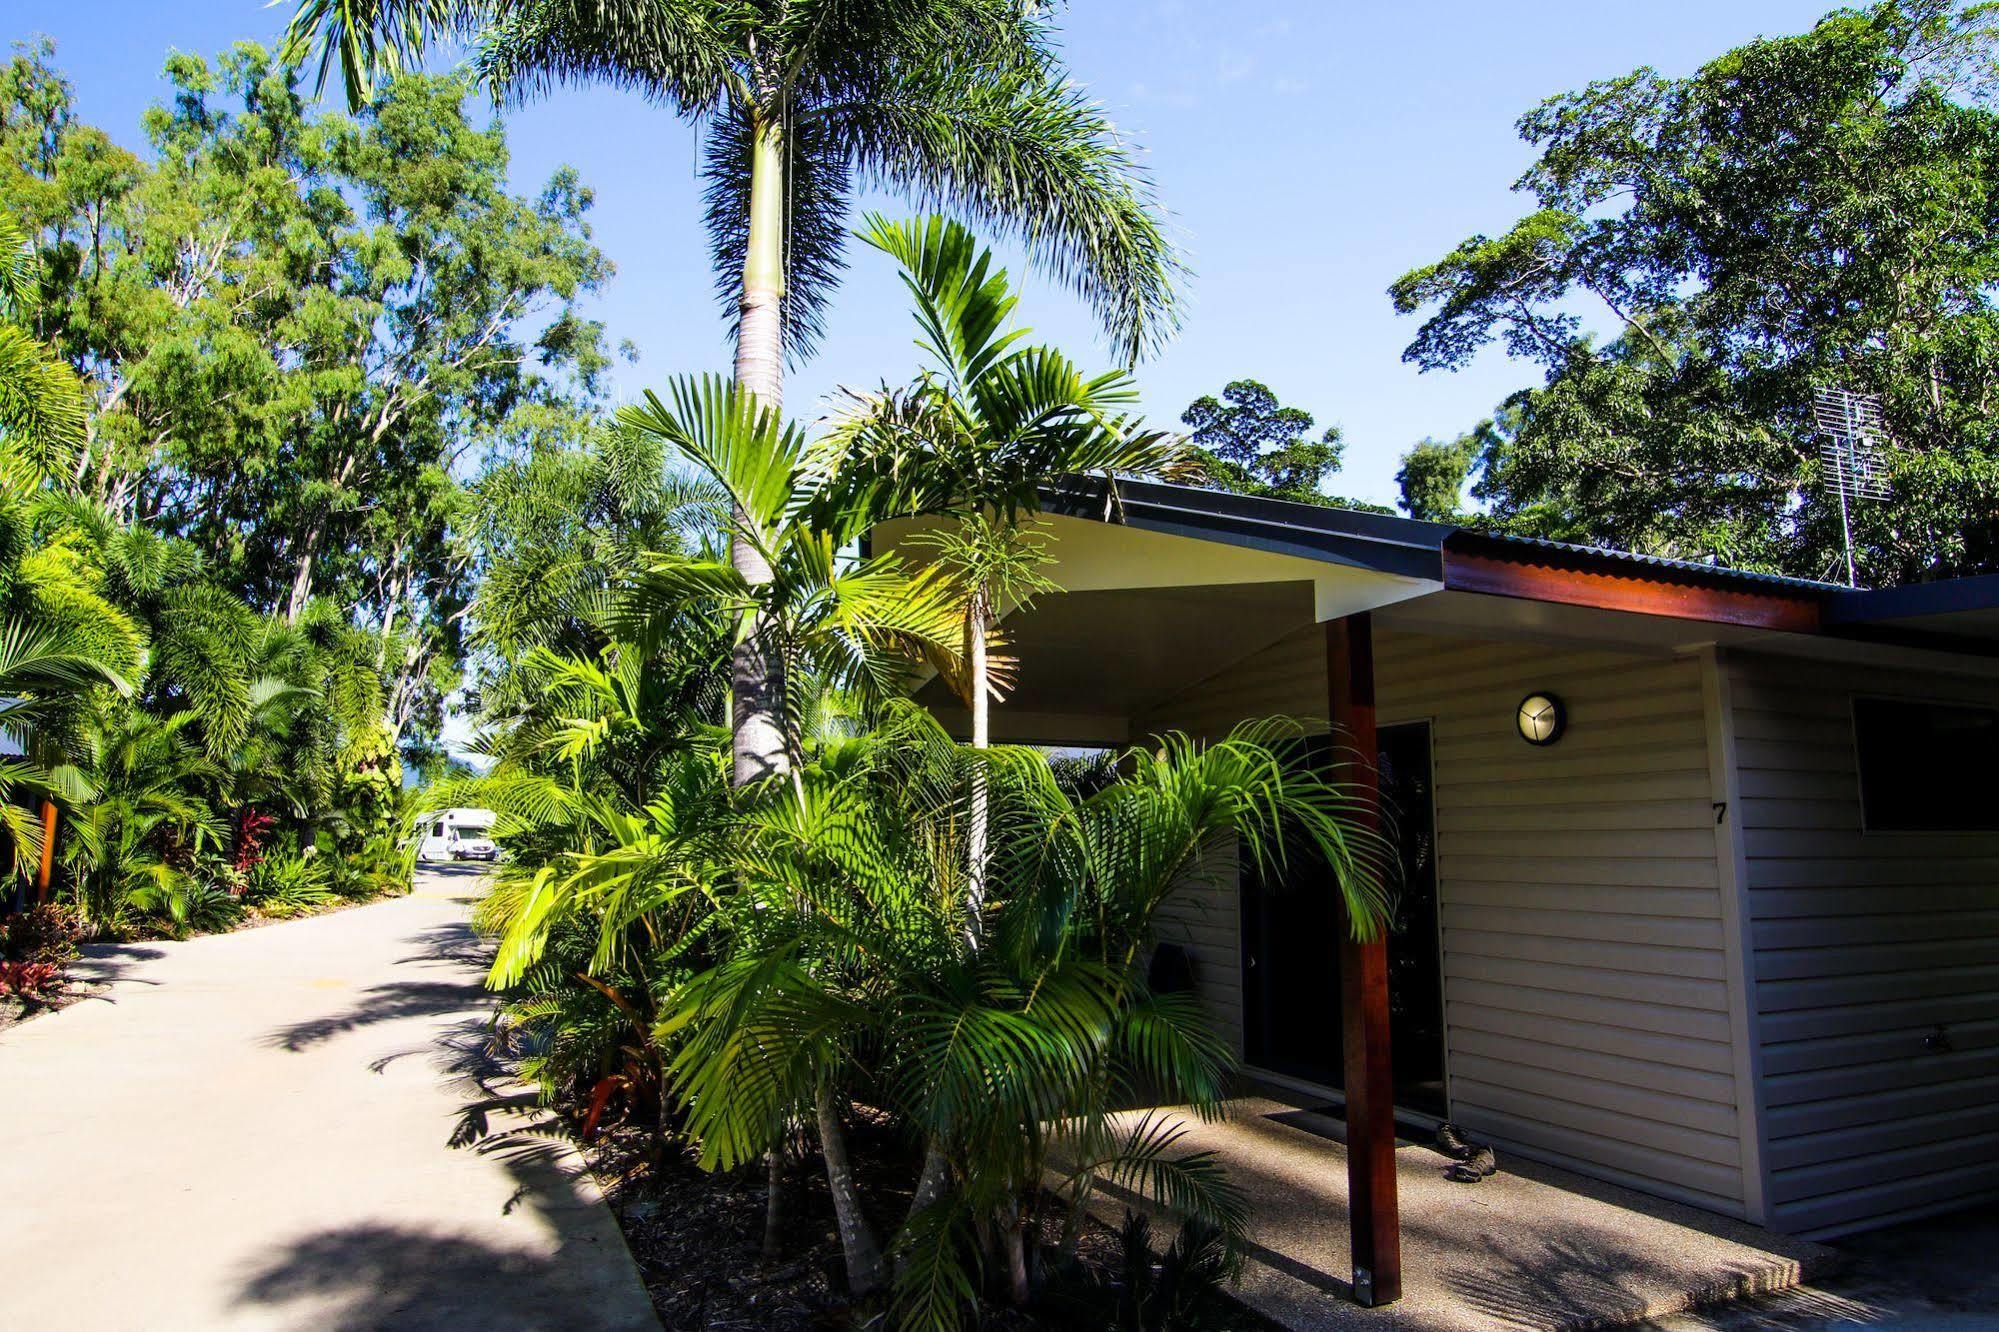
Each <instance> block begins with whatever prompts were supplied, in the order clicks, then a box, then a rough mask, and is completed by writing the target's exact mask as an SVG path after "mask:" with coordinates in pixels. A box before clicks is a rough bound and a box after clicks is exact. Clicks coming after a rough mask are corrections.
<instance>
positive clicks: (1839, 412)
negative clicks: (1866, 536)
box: [1812, 388, 1888, 587]
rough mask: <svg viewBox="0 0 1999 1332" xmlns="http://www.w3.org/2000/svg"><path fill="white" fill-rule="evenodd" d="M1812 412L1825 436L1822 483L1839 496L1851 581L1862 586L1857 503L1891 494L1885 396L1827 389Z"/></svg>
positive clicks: (1851, 584)
mask: <svg viewBox="0 0 1999 1332" xmlns="http://www.w3.org/2000/svg"><path fill="white" fill-rule="evenodd" d="M1812 416H1813V417H1814V418H1815V419H1816V421H1817V422H1818V428H1819V433H1820V435H1821V436H1822V437H1823V442H1822V443H1820V445H1819V462H1820V464H1821V476H1820V481H1821V483H1822V484H1823V485H1824V486H1825V487H1826V488H1827V489H1829V490H1830V491H1832V492H1833V493H1834V494H1836V495H1838V496H1839V531H1840V537H1841V539H1842V541H1843V542H1844V544H1845V552H1846V585H1847V586H1848V587H1858V586H1860V582H1859V580H1858V578H1856V577H1855V575H1854V569H1853V506H1854V505H1856V504H1858V503H1859V502H1860V501H1862V500H1885V499H1887V498H1888V468H1887V464H1886V463H1885V462H1883V461H1882V457H1881V452H1882V447H1883V445H1885V444H1886V443H1887V439H1888V430H1887V427H1886V426H1885V425H1884V424H1883V422H1882V417H1881V400H1880V399H1879V398H1877V397H1874V396H1873V395H1872V394H1867V393H1855V392H1853V391H1852V390H1850V389H1843V388H1822V389H1820V390H1819V391H1818V392H1817V393H1815V394H1813V395H1812Z"/></svg>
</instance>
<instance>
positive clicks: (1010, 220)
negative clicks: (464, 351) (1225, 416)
mask: <svg viewBox="0 0 1999 1332" xmlns="http://www.w3.org/2000/svg"><path fill="white" fill-rule="evenodd" d="M453 38H456V39H461V40H467V41H468V42H469V44H471V45H473V46H474V47H475V48H476V51H477V55H476V57H475V60H474V65H475V67H476V69H477V71H478V74H479V77H480V78H481V79H482V80H483V81H484V82H485V83H486V84H487V86H489V87H490V88H491V89H492V90H493V91H494V93H495V94H496V95H497V96H499V97H501V98H502V99H505V100H519V99H525V98H528V97H533V96H537V95H540V94H543V93H545V92H547V91H549V90H551V89H552V88H554V87H556V86H557V85H560V84H567V83H580V82H606V83H610V84H613V85H615V86H620V87H625V88H630V89H633V90H635V91H638V92H640V93H642V94H644V95H645V96H647V97H649V98H650V99H652V100H654V101H655V102H657V103H659V104H661V105H664V106H667V107H669V108H671V109H672V110H673V111H674V112H675V113H676V114H679V115H682V116H684V117H687V118H689V119H701V120H706V121H708V122H709V132H708V133H706V134H705V135H704V142H703V149H704V154H705V159H706V161H705V165H704V169H703V176H704V179H705V180H706V182H707V187H708V190H707V194H708V206H707V213H708V223H709V230H710V235H711V238H712V247H713V252H714V261H715V269H716V282H717V290H718V293H719V295H720V297H721V305H722V311H723V315H724V317H725V318H726V319H728V320H730V321H731V322H732V323H733V322H734V321H735V320H736V319H737V317H738V315H739V313H740V310H741V304H740V301H741V296H742V281H743V276H744V272H745V267H746V260H747V257H748V247H749V211H750V195H751V188H750V186H751V175H752V170H753V164H754V162H755V153H754V152H753V147H754V144H755V143H756V141H757V138H758V136H759V134H762V133H773V134H775V135H777V136H778V137H779V139H781V140H782V141H783V142H784V145H785V151H784V152H783V154H782V156H781V157H779V159H778V160H779V161H780V162H781V163H782V164H783V165H782V167H781V168H780V170H781V171H782V172H783V176H784V180H783V182H782V185H781V186H780V188H779V190H778V193H777V197H780V198H782V199H784V200H785V209H786V212H785V226H784V231H785V235H786V242H785V254H784V257H783V261H782V264H781V268H782V285H783V286H784V288H785V290H786V300H785V302H784V306H783V318H784V320H785V325H786V327H785V336H784V341H785V342H786V343H787V344H788V345H789V346H790V347H791V348H792V349H793V351H794V353H796V354H804V353H807V352H809V351H810V349H811V346H812V344H813V342H814V341H815V340H816V338H817V336H818V334H819V332H820V328H821V320H822V318H823V315H824V311H825V306H826V301H827V299H828V297H829V296H830V294H831V291H832V288H833V285H834V283H835V282H836V281H837V280H838V277H839V275H840V272H841V270H842V268H843V267H844V259H843V257H842V254H841V249H842V245H843V243H844V240H845V220H846V217H847V213H848V209H849V207H850V201H851V199H852V197H853V195H854V194H855V192H856V191H857V190H859V189H863V188H867V187H870V186H876V185H886V186H888V187H890V188H893V189H899V190H906V191H908V192H910V193H912V194H916V195H919V196H921V197H924V198H927V199H935V200H938V201H940V202H944V203H947V204H949V205H950V206H952V207H953V209H954V211H957V212H959V213H961V214H963V215H966V216H968V217H970V218H974V219H976V220H977V221H979V222H980V223H981V224H983V225H984V226H985V227H986V228H987V229H989V230H993V231H998V232H1001V233H1007V234H1011V235H1013V236H1015V237H1017V238H1018V239H1020V240H1021V241H1022V242H1023V243H1024V244H1025V245H1026V246H1027V248H1028V250H1029V251H1030V253H1032V254H1033V255H1034V256H1035V258H1036V259H1037V261H1038V262H1040V263H1041V264H1042V265H1043V266H1044V267H1046V268H1047V269H1049V270H1051V271H1052V272H1053V273H1054V274H1055V275H1056V276H1057V277H1058V278H1060V279H1062V280H1064V281H1065V282H1067V283H1068V284H1069V285H1070V286H1072V287H1073V288H1074V289H1075V290H1076V291H1077V292H1078V293H1079V294H1080V295H1082V296H1083V297H1084V298H1085V299H1086V300H1088V301H1089V302H1090V303H1091V304H1092V306H1093V307H1094V308H1095V309H1096V311H1097V313H1098V316H1099V318H1100V319H1101V320H1102V322H1103V324H1104V326H1105V328H1106V329H1107V330H1108V331H1109V333H1110V335H1111V337H1112V340H1113V343H1114V344H1115V345H1116V347H1117V348H1118V349H1119V352H1120V354H1121V355H1125V356H1128V357H1135V356H1137V355H1140V354H1142V353H1144V352H1146V351H1149V350H1151V349H1153V348H1155V347H1156V346H1158V345H1159V344H1160V343H1161V342H1162V341H1163V340H1164V338H1165V337H1167V336H1168V335H1170V334H1171V333H1172V331H1173V330H1174V328H1175V327H1176V326H1177V324H1178V306H1177V300H1176V297H1175V294H1174V286H1175V283H1176V281H1177V279H1178V278H1179V276H1180V272H1181V264H1180V261H1179V258H1178V256H1177V255H1176V254H1175V252H1174V250H1173V248H1172V246H1171V244H1170V243H1169V241H1168V240H1167V238H1166V235H1165V230H1164V227H1163V225H1162V220H1161V218H1160V216H1159V211H1158V209H1157V207H1156V205H1155V204H1154V202H1153V200H1152V195H1151V189H1150V185H1149V182H1148V181H1147V179H1146V177H1145V175H1144V173H1143V172H1142V170H1141V169H1140V168H1139V166H1138V164H1137V162H1136V159H1135V156H1134V153H1133V150H1132V149H1131V148H1130V146H1129V145H1128V144H1127V143H1126V142H1125V141H1124V140H1123V139H1121V138H1120V136H1119V135H1118V134H1117V133H1116V131H1115V129H1114V128H1113V127H1112V125H1111V124H1110V122H1109V121H1108V119H1107V118H1106V117H1105V116H1104V114H1103V112H1102V110H1101V109H1100V108H1099V107H1097V106H1096V105H1095V104H1093V103H1092V102H1090V101H1089V100H1088V99H1087V98H1086V97H1085V96H1084V95H1083V94H1082V93H1081V92H1080V91H1078V90H1077V88H1076V87H1074V86H1073V84H1072V83H1071V81H1070V80H1069V79H1068V77H1067V75H1066V72H1065V71H1064V70H1063V68H1062V66H1061V61H1060V52H1059V49H1058V46H1057V43H1056V40H1055V35H1054V32H1053V29H1052V26H1051V24H1050V22H1049V19H1048V17H1047V16H1046V14H1045V13H1044V12H1043V11H1042V10H1040V9H1039V8H1036V7H1032V6H1022V5H1020V4H1017V3H1014V0H920V2H917V3H904V4H897V5H890V6H873V5H859V6H857V5H850V4H842V3H836V2H835V0H800V2H799V3H792V4H786V5H782V6H771V7H766V6H756V5H741V4H735V3H729V2H728V0H672V2H671V3H666V4H652V5H631V4H619V3H601V4H590V5H580V6H579V5H554V4H545V3H539V2H538V0H300V4H299V6H298V8H297V10H296V11H295V13H294V17H293V20H292V26H291V30H290V36H289V39H288V42H287V48H286V49H287V54H288V55H289V56H290V57H291V58H293V59H297V60H304V59H307V58H309V57H311V56H312V55H313V54H315V53H316V54H317V55H318V57H319V77H320V80H321V83H322V84H324V82H325V81H326V79H327V77H328V76H329V74H330V73H331V71H332V69H333V68H334V67H336V66H337V67H338V68H339V70H340V72H341V75H342V78H343V81H344V83H345V87H346V90H347V94H348V98H349V101H350V104H351V105H355V106H359V105H360V104H361V102H363V101H364V100H366V99H368V98H370V97H372V96H374V95H375V93H376V91H377V89H378V88H380V87H382V86H384V85H383V83H382V80H383V79H384V78H385V77H389V76H393V75H394V74H396V73H397V72H398V71H401V70H404V69H407V68H409V67H410V65H411V64H412V63H413V62H414V60H415V59H416V58H417V56H418V54H419V52H421V51H422V50H423V49H424V48H426V47H430V46H433V45H435V44H437V43H439V42H441V41H447V40H450V39H453ZM386 86H389V87H393V86H394V85H393V84H388V85H386Z"/></svg>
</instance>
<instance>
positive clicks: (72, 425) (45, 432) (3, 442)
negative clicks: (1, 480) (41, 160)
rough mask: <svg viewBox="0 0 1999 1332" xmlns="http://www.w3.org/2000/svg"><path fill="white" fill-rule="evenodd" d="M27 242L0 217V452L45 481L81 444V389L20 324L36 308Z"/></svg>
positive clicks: (14, 226)
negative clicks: (31, 470)
mask: <svg viewBox="0 0 1999 1332" xmlns="http://www.w3.org/2000/svg"><path fill="white" fill-rule="evenodd" d="M33 289H34V275H33V269H32V266H31V263H30V260H29V256H28V253H27V237H26V236H25V235H23V234H22V232H21V228H20V225H19V224H18V223H17V222H16V221H15V220H14V219H13V218H12V217H10V216H8V215H7V214H6V213H5V212H0V450H4V451H5V453H6V455H7V456H8V457H9V458H10V459H18V460H20V461H22V462H25V463H27V464H28V465H29V466H30V467H31V468H32V469H33V470H34V472H35V473H37V474H41V475H47V474H50V473H54V472H59V471H61V470H63V469H64V468H66V467H67V466H69V464H70V460H71V458H72V457H73V456H74V454H75V453H76V451H77V448H78V447H79V446H80V445H81V444H82V442H83V401H84V400H83V387H82V385H80V384H79V383H77V380H76V376H75V375H74V374H73V373H72V372H71V371H70V368H69V367H68V366H66V365H64V364H63V363H62V361H61V360H60V359H59V358H58V357H57V356H56V355H55V354H54V352H52V351H51V350H50V349H49V348H48V347H46V346H44V345H43V344H42V343H41V342H40V341H38V340H37V339H36V338H35V336H34V334H33V333H32V332H30V331H29V330H28V329H26V328H24V327H22V326H21V324H20V323H19V322H16V321H17V320H18V319H19V318H20V316H21V315H22V314H23V312H24V311H26V310H27V309H28V308H29V307H30V306H31V304H32V300H33V294H34V290H33Z"/></svg>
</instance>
